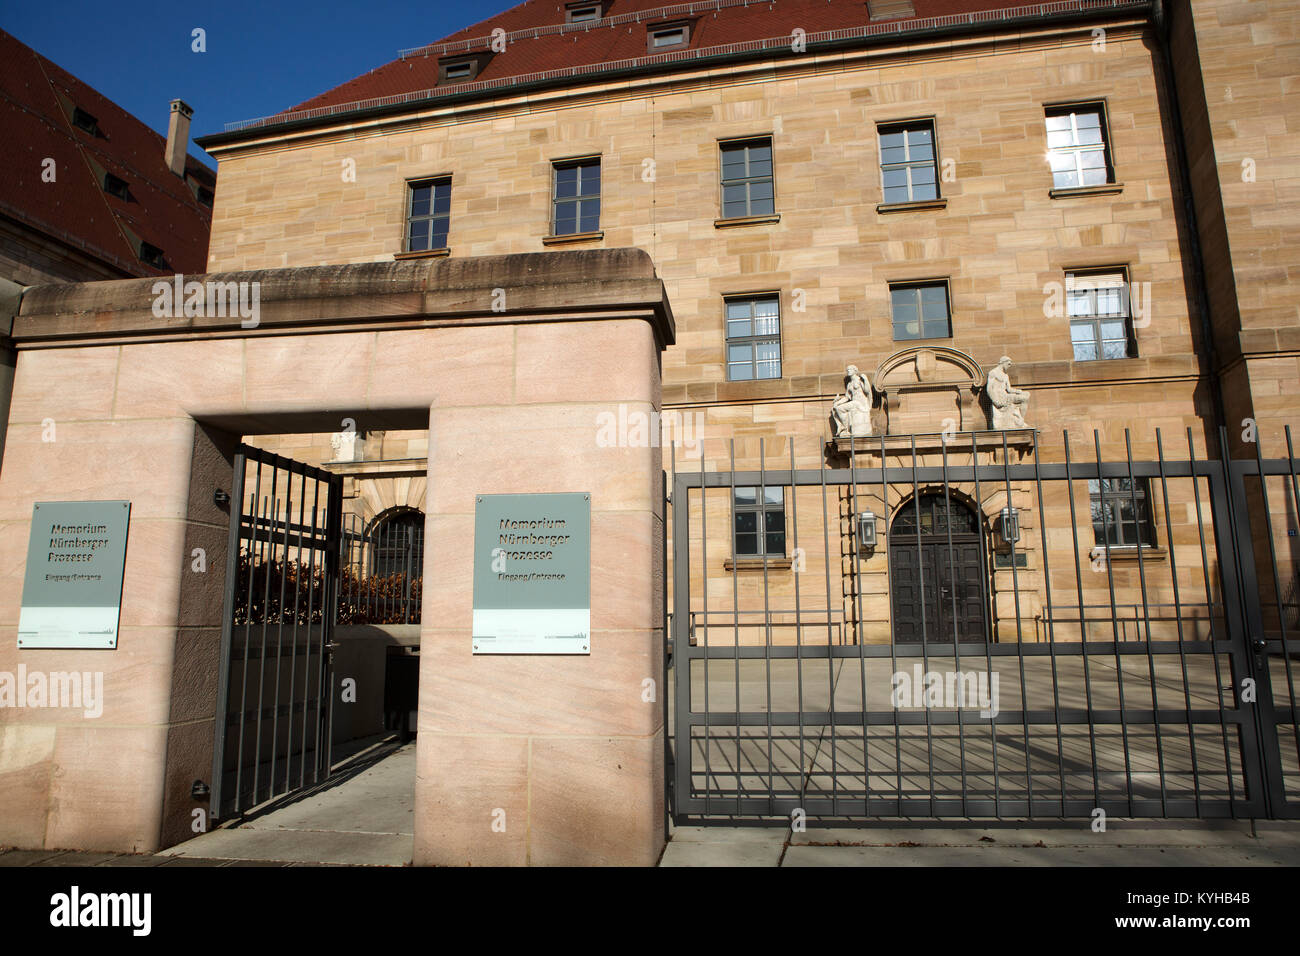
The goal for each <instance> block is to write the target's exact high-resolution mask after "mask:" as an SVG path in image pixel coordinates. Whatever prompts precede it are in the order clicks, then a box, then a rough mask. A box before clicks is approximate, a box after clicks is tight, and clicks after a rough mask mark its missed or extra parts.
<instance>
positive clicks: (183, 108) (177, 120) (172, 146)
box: [167, 100, 194, 179]
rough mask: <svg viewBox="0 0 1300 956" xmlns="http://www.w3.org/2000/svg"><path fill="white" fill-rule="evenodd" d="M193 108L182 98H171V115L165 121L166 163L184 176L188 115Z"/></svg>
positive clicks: (173, 170) (191, 114)
mask: <svg viewBox="0 0 1300 956" xmlns="http://www.w3.org/2000/svg"><path fill="white" fill-rule="evenodd" d="M193 115H194V110H193V109H192V108H191V107H189V106H187V105H186V104H185V103H184V101H182V100H172V115H171V119H170V120H168V122H167V165H168V167H169V168H170V169H171V171H172V172H173V173H175V174H176V175H177V176H180V177H181V178H182V179H184V178H185V156H186V154H187V152H188V150H189V146H190V117H192V116H193Z"/></svg>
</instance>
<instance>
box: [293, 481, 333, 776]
mask: <svg viewBox="0 0 1300 956" xmlns="http://www.w3.org/2000/svg"><path fill="white" fill-rule="evenodd" d="M319 518H320V481H319V480H317V481H316V482H315V487H314V488H313V489H312V505H311V551H310V552H309V559H310V561H311V567H310V568H309V570H308V580H309V581H311V588H310V589H309V590H308V591H307V641H306V646H305V648H304V651H305V653H304V655H303V665H302V683H303V688H302V690H303V698H302V760H300V761H299V762H298V786H300V787H302V786H305V785H306V783H307V729H308V723H307V714H308V712H309V711H310V710H311V709H312V696H311V674H312V670H311V658H312V639H311V625H312V623H313V621H312V619H313V618H314V617H315V613H314V611H313V607H312V605H313V604H314V603H315V601H316V551H317V549H318V548H319V547H320V530H319V529H320V525H319V523H318V521H319ZM328 611H329V607H328V605H326V603H325V601H324V600H323V599H322V600H321V606H320V616H321V622H322V623H324V621H325V616H326V614H327V613H328ZM317 693H318V694H319V688H318V689H317Z"/></svg>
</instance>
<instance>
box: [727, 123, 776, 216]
mask: <svg viewBox="0 0 1300 956" xmlns="http://www.w3.org/2000/svg"><path fill="white" fill-rule="evenodd" d="M774 212H776V191H775V181H774V179H773V177H772V140H771V139H770V138H769V137H764V138H762V139H751V140H745V141H744V142H729V143H723V144H722V218H724V219H740V218H743V217H745V216H770V215H772V214H773V213H774Z"/></svg>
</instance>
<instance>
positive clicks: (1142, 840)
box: [660, 819, 1300, 866]
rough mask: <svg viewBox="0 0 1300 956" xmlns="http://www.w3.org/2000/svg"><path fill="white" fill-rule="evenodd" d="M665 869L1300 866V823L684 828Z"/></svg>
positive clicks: (667, 854)
mask: <svg viewBox="0 0 1300 956" xmlns="http://www.w3.org/2000/svg"><path fill="white" fill-rule="evenodd" d="M660 866H1300V821H1297V822H1289V821H1287V822H1279V821H1260V822H1256V823H1252V822H1251V821H1224V822H1222V823H1218V822H1214V823H1211V822H1205V821H1195V820H1191V821H1177V822H1166V823H1153V822H1151V821H1146V820H1143V821H1122V820H1121V821H1117V820H1114V819H1112V820H1111V822H1110V826H1109V827H1108V828H1107V831H1106V832H1105V833H1094V832H1092V830H1091V829H1090V828H1089V826H1088V824H1087V823H1086V822H1081V823H1079V824H1078V825H1075V826H1044V825H1042V824H1041V823H1038V822H1033V823H1027V824H1026V825H1025V826H1024V827H1023V828H1015V827H996V828H992V827H990V828H987V829H983V828H978V829H977V828H958V827H946V828H941V827H925V828H920V827H917V828H913V827H870V828H854V829H848V828H835V829H810V830H808V831H807V832H805V833H791V832H790V830H789V828H774V827H680V828H677V829H676V830H675V831H674V832H673V836H672V839H671V841H670V842H669V844H668V847H667V848H666V849H665V851H664V855H663V858H662V860H661V861H660Z"/></svg>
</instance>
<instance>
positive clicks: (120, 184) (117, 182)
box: [104, 173, 131, 199]
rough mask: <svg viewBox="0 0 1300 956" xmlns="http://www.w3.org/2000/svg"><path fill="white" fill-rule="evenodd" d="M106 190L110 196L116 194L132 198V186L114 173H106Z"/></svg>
mask: <svg viewBox="0 0 1300 956" xmlns="http://www.w3.org/2000/svg"><path fill="white" fill-rule="evenodd" d="M104 192H106V193H108V194H109V195H110V196H116V197H117V198H118V199H130V198H131V187H130V186H128V185H127V183H126V180H125V179H120V178H119V177H117V176H114V175H113V174H112V173H104Z"/></svg>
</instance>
